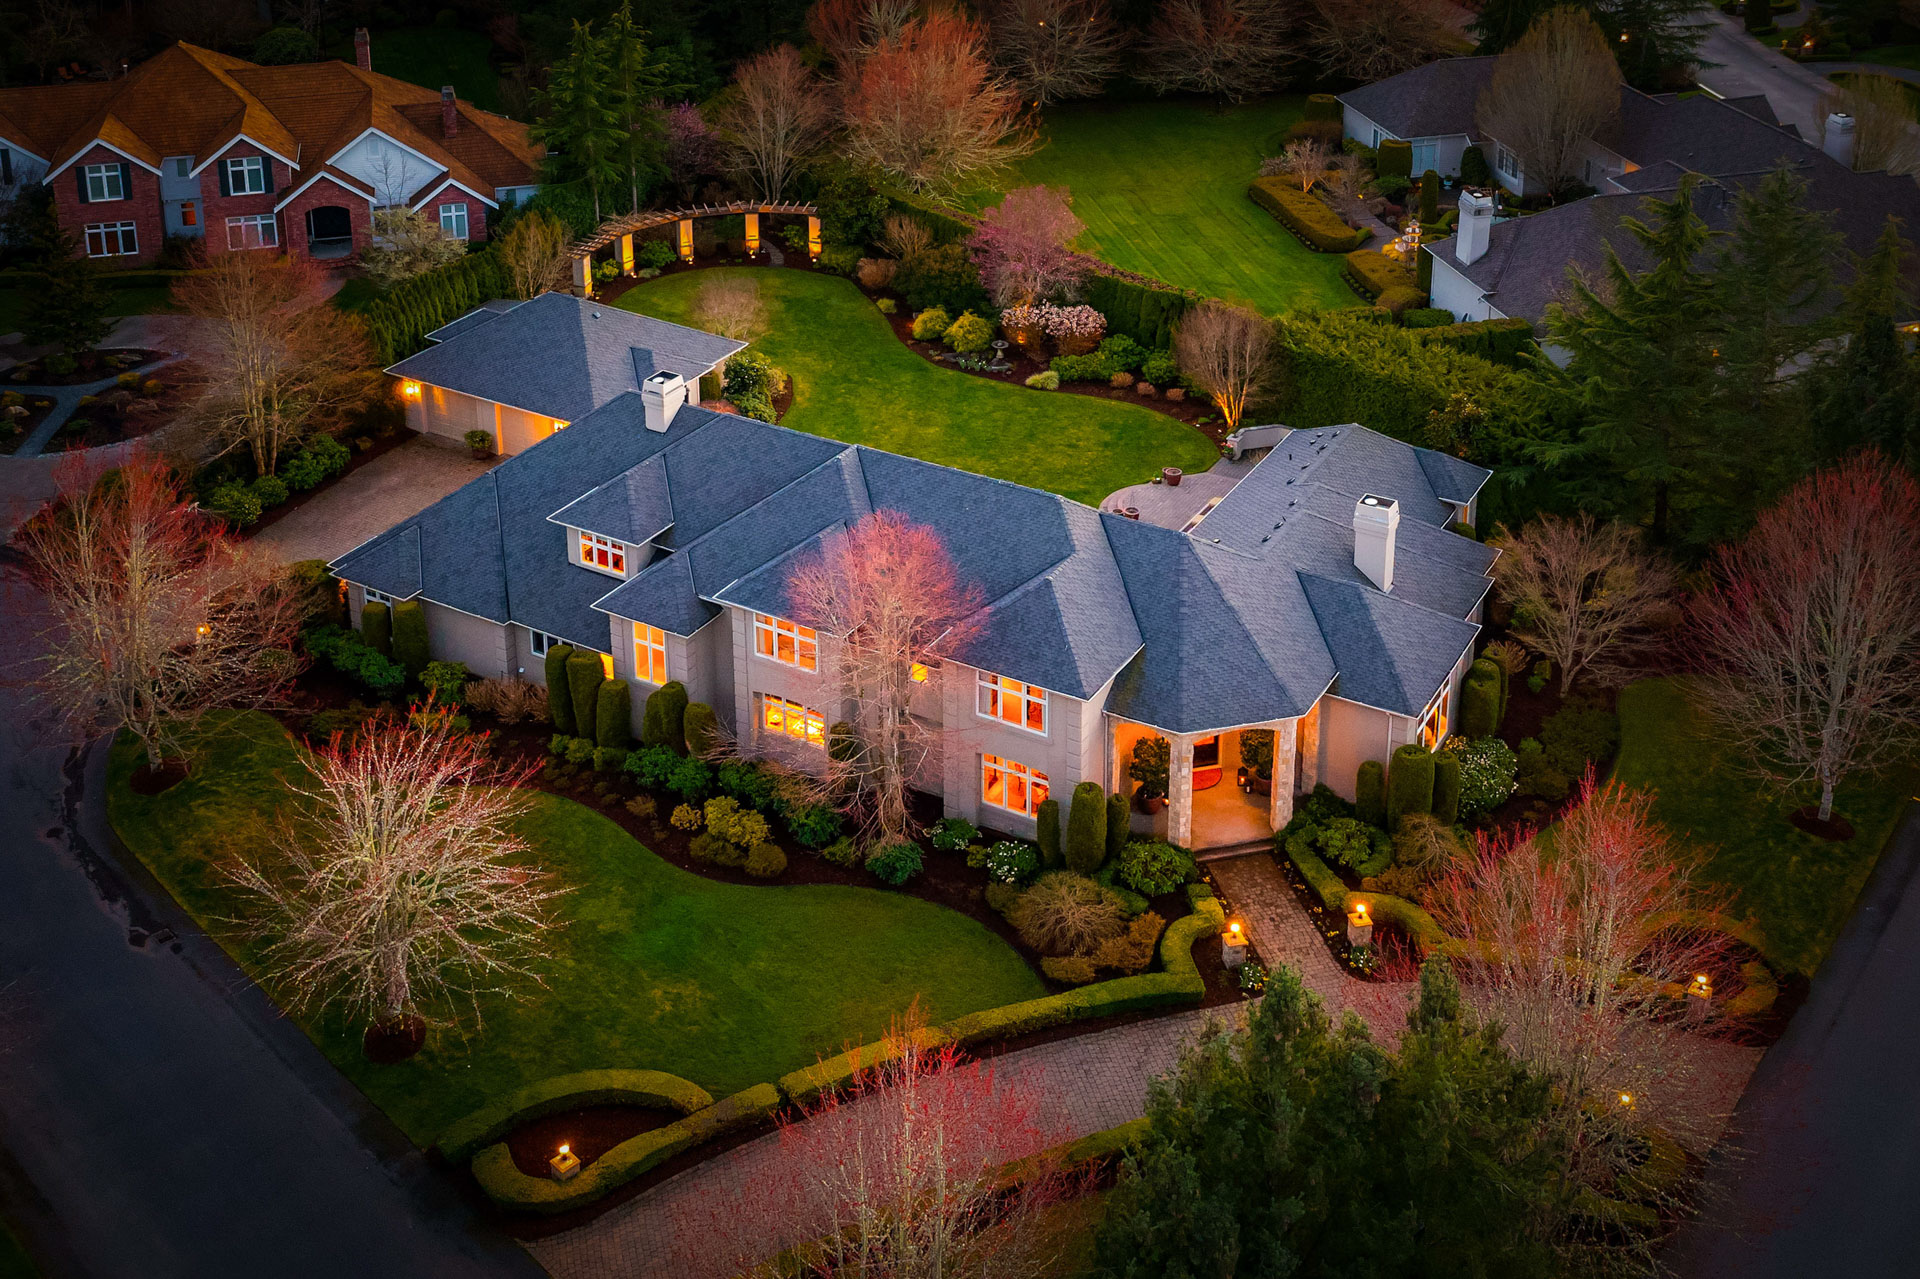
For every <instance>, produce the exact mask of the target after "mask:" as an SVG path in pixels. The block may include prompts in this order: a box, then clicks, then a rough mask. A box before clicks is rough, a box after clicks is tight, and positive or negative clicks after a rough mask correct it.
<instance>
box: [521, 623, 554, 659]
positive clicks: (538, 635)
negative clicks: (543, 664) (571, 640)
mask: <svg viewBox="0 0 1920 1279" xmlns="http://www.w3.org/2000/svg"><path fill="white" fill-rule="evenodd" d="M561 642H562V641H561V639H560V637H559V636H558V635H549V634H547V633H546V632H545V631H532V630H530V631H528V632H527V648H528V649H530V650H531V651H532V653H533V655H534V656H535V657H545V656H546V655H547V650H548V649H550V648H552V647H553V646H554V645H555V644H558V643H561Z"/></svg>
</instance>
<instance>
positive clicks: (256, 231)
mask: <svg viewBox="0 0 1920 1279" xmlns="http://www.w3.org/2000/svg"><path fill="white" fill-rule="evenodd" d="M279 243H280V223H279V221H278V220H277V219H276V218H275V217H274V215H273V214H271V213H253V214H248V215H247V216H246V217H240V218H228V219H227V247H228V248H229V249H271V248H276V247H278V246H279Z"/></svg>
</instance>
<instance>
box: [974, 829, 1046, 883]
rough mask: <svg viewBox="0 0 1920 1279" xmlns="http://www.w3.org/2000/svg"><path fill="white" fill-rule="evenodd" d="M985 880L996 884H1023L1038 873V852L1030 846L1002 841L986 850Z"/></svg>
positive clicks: (1008, 840)
mask: <svg viewBox="0 0 1920 1279" xmlns="http://www.w3.org/2000/svg"><path fill="white" fill-rule="evenodd" d="M986 871H987V878H988V879H991V880H992V881H994V882H995V883H996V884H1024V883H1027V882H1029V881H1030V880H1032V879H1033V877H1034V876H1035V875H1038V874H1039V873H1040V852H1039V850H1038V849H1036V848H1035V847H1034V846H1033V845H1032V844H1026V843H1022V842H1020V841H1019V840H1015V839H1003V840H1001V841H1000V842H999V843H997V844H995V845H994V846H993V847H992V848H989V849H988V850H987V864H986Z"/></svg>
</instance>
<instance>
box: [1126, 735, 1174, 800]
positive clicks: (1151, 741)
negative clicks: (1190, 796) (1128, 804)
mask: <svg viewBox="0 0 1920 1279" xmlns="http://www.w3.org/2000/svg"><path fill="white" fill-rule="evenodd" d="M1172 770H1173V747H1172V745H1171V744H1170V743H1169V742H1168V741H1167V739H1166V738H1164V737H1161V736H1159V735H1157V734H1149V735H1148V736H1146V737H1142V738H1141V739H1140V740H1138V741H1136V742H1135V743H1134V744H1133V757H1132V758H1131V759H1130V760H1129V761H1128V762H1127V776H1128V777H1131V778H1132V779H1133V780H1134V781H1136V782H1138V783H1140V790H1139V792H1138V793H1139V796H1140V798H1142V799H1165V798H1166V797H1167V784H1168V782H1169V780H1170V779H1171V777H1172Z"/></svg>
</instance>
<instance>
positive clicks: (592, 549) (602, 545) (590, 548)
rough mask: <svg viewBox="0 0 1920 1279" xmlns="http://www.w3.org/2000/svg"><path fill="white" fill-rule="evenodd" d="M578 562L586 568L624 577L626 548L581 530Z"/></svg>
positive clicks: (609, 539)
mask: <svg viewBox="0 0 1920 1279" xmlns="http://www.w3.org/2000/svg"><path fill="white" fill-rule="evenodd" d="M580 562H581V563H582V564H584V565H586V566H587V567H588V568H597V569H603V570H605V571H606V572H609V573H619V574H622V575H624V574H625V573H626V571H627V548H626V546H625V545H624V544H622V543H620V542H616V541H613V540H612V539H611V538H605V537H601V536H600V535H599V534H598V533H588V532H586V531H584V530H582V532H581V534H580Z"/></svg>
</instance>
